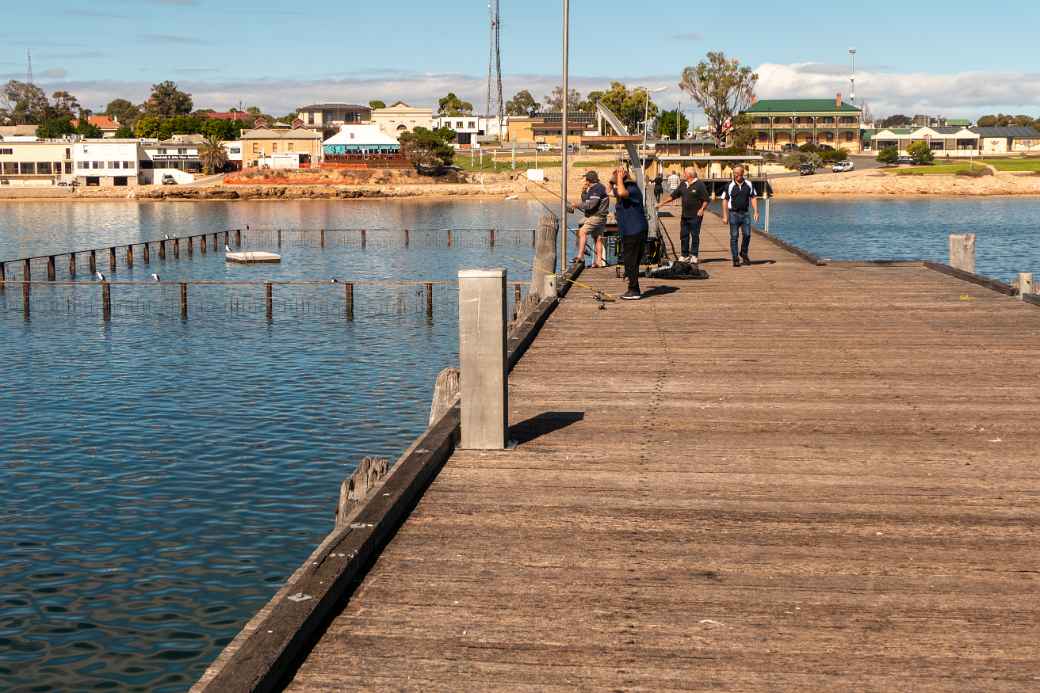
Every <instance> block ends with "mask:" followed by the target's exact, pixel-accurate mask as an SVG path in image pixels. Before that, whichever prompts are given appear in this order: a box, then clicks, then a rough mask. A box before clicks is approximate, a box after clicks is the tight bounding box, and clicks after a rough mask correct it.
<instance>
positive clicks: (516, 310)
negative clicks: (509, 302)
mask: <svg viewBox="0 0 1040 693" xmlns="http://www.w3.org/2000/svg"><path fill="white" fill-rule="evenodd" d="M522 300H523V296H522V294H521V293H520V285H519V284H513V321H514V322H515V321H516V316H517V315H519V314H520V302H521V301H522Z"/></svg>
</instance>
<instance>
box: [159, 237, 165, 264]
mask: <svg viewBox="0 0 1040 693" xmlns="http://www.w3.org/2000/svg"><path fill="white" fill-rule="evenodd" d="M159 259H160V260H165V259H166V239H163V240H161V241H159Z"/></svg>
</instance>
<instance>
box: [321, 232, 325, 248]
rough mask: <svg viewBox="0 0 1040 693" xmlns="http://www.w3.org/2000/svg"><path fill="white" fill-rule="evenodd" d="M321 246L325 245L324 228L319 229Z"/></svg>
mask: <svg viewBox="0 0 1040 693" xmlns="http://www.w3.org/2000/svg"><path fill="white" fill-rule="evenodd" d="M321 247H322V248H324V247H325V229H322V230H321Z"/></svg>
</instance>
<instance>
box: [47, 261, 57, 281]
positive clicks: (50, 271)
mask: <svg viewBox="0 0 1040 693" xmlns="http://www.w3.org/2000/svg"><path fill="white" fill-rule="evenodd" d="M56 275H57V269H56V267H55V264H54V256H53V255H48V256H47V281H49V282H52V281H54V278H55V276H56Z"/></svg>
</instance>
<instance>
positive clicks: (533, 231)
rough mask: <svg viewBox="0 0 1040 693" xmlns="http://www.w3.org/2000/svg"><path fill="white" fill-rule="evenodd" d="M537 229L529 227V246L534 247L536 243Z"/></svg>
mask: <svg viewBox="0 0 1040 693" xmlns="http://www.w3.org/2000/svg"><path fill="white" fill-rule="evenodd" d="M537 239H538V229H531V247H532V248H534V247H535V245H536V244H537Z"/></svg>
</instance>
